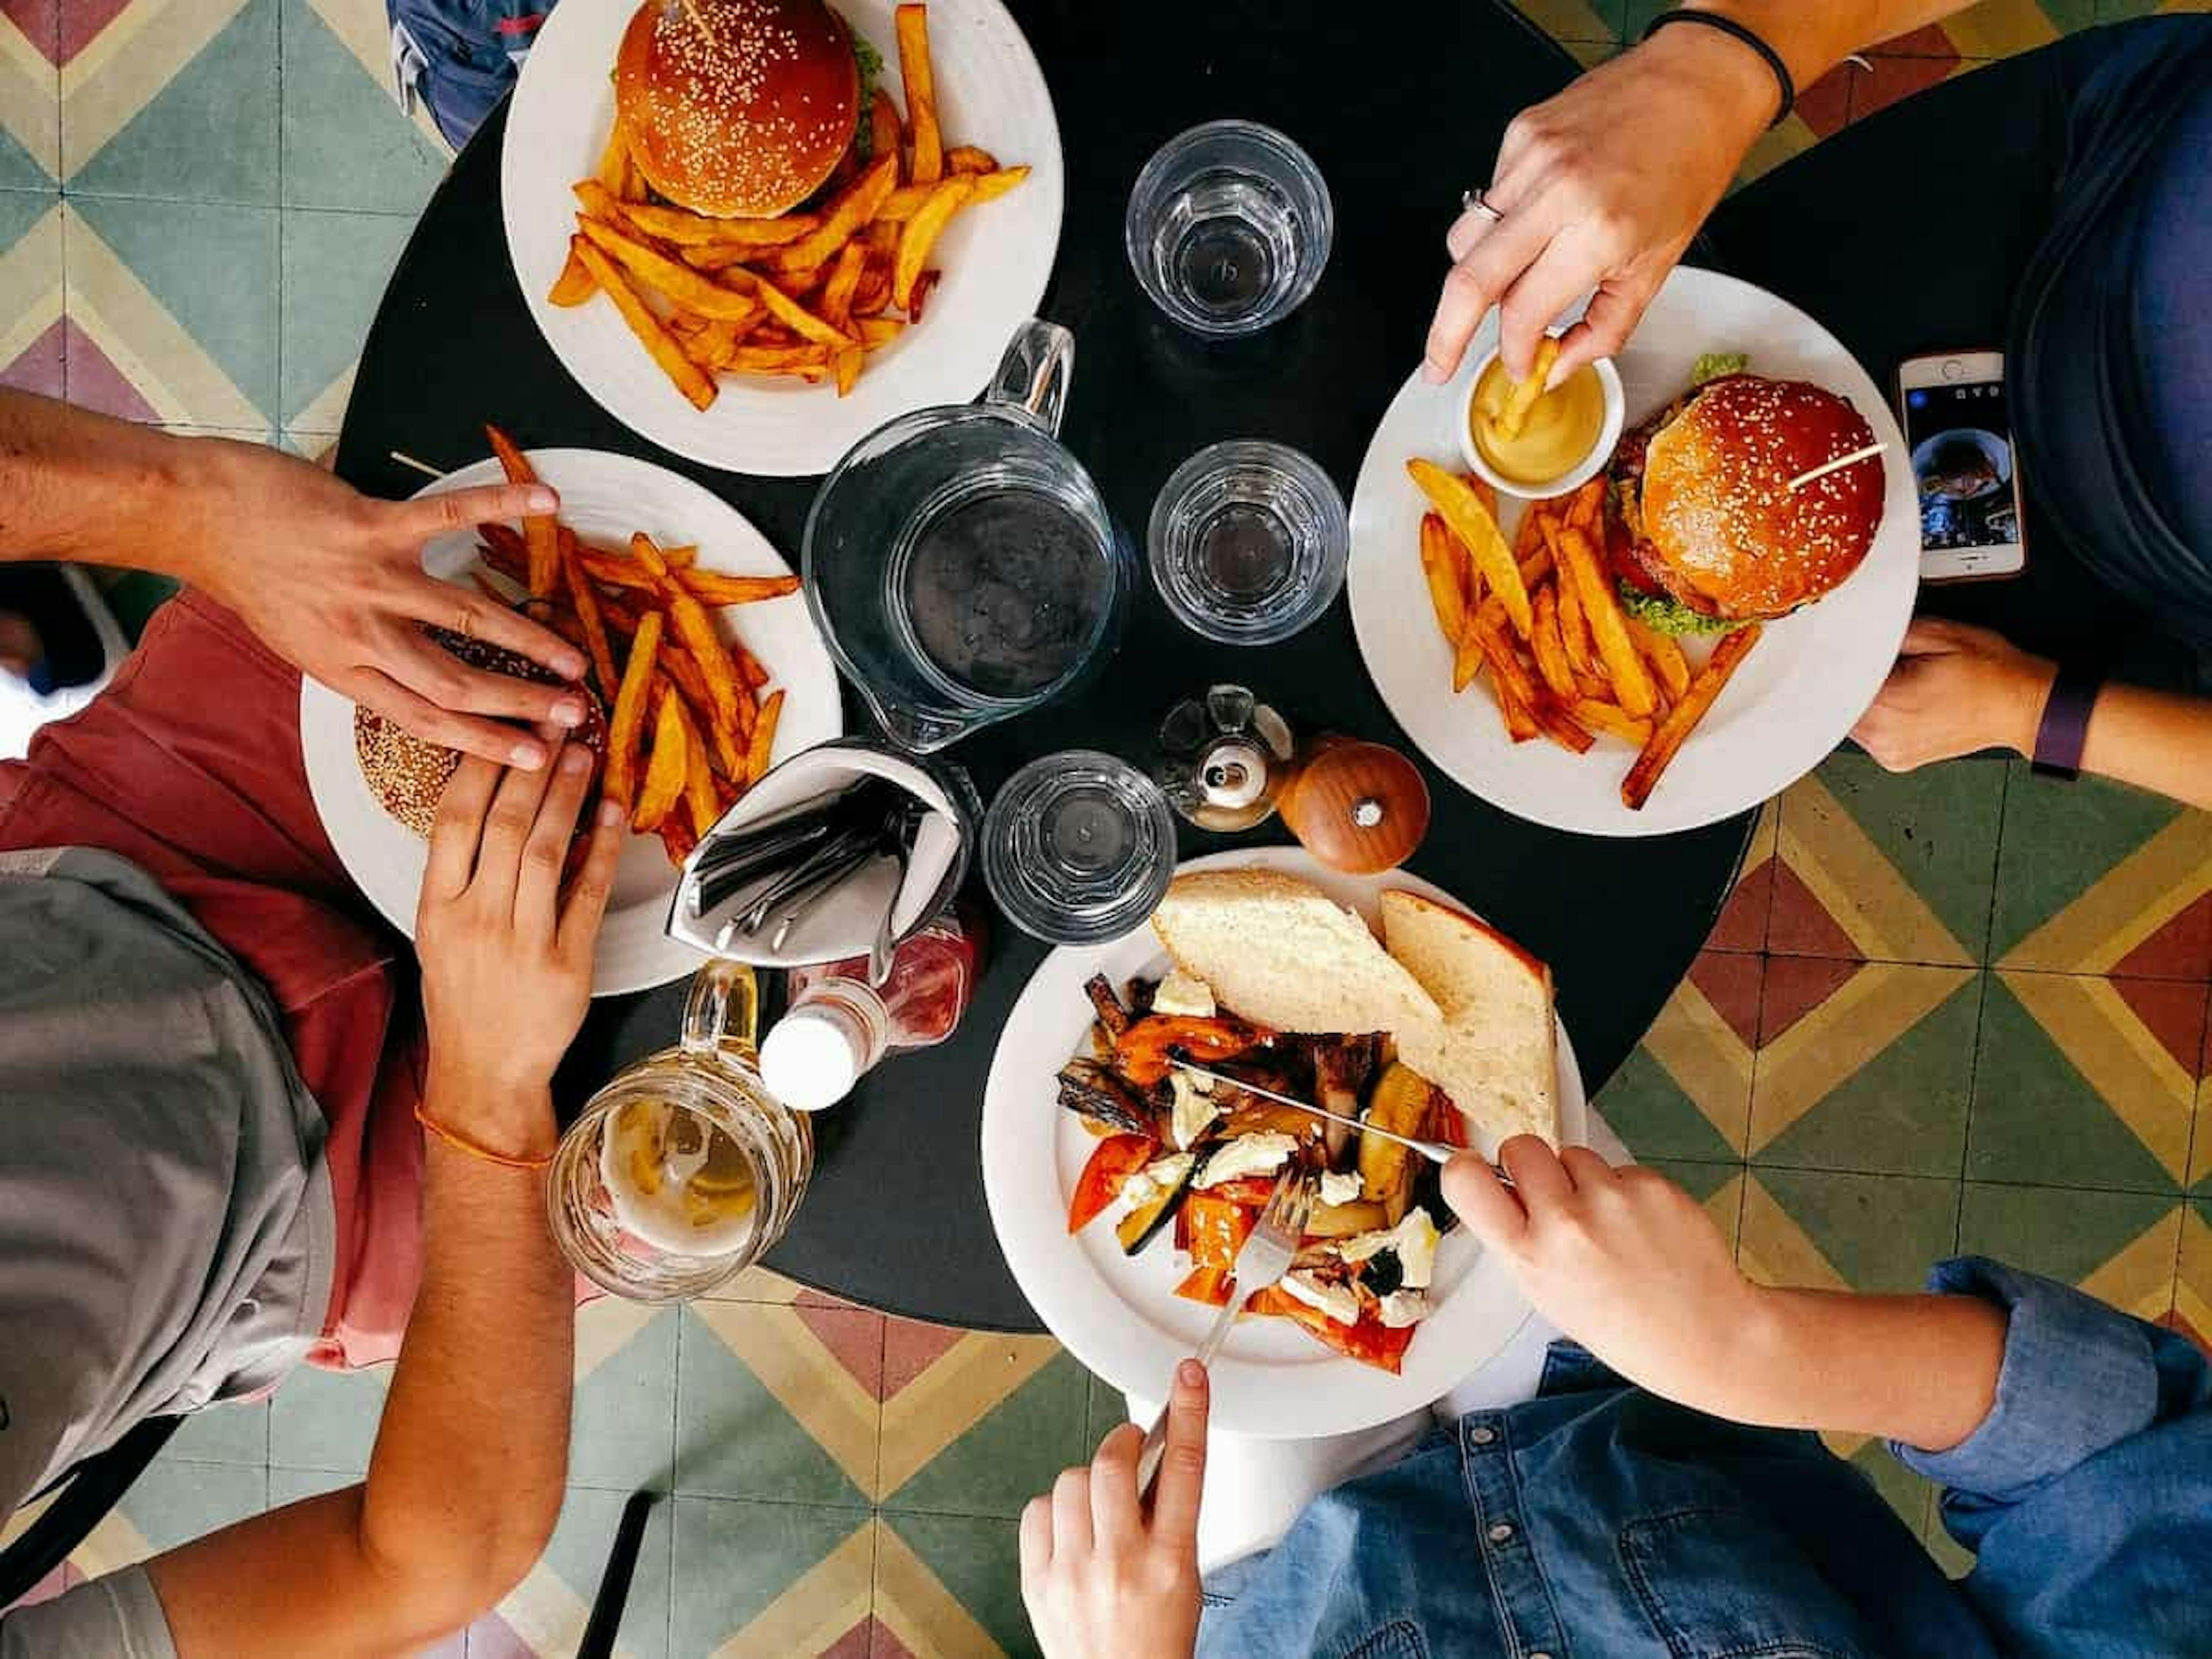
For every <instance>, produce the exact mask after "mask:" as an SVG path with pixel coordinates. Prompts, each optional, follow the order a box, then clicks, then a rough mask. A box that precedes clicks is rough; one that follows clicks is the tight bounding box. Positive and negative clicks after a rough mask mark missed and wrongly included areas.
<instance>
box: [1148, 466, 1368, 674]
mask: <svg viewBox="0 0 2212 1659" xmlns="http://www.w3.org/2000/svg"><path fill="white" fill-rule="evenodd" d="M1146 542H1147V544H1149V547H1150V550H1151V559H1152V582H1153V585H1154V586H1157V587H1158V589H1159V591H1160V598H1161V599H1164V600H1165V601H1166V602H1167V606H1168V609H1169V610H1170V611H1174V612H1175V614H1176V616H1177V617H1180V618H1181V619H1182V621H1183V623H1186V624H1187V625H1188V626H1189V627H1191V628H1193V629H1196V630H1197V631H1198V632H1199V633H1200V634H1203V635H1206V638H1207V639H1209V640H1219V641H1222V642H1223V643H1224V644H1227V645H1269V644H1272V643H1273V642H1274V641H1277V640H1286V639H1288V638H1290V636H1291V635H1293V634H1295V633H1297V631H1298V630H1299V629H1302V628H1304V626H1305V625H1306V624H1307V623H1310V622H1311V621H1313V619H1314V618H1315V617H1318V616H1320V615H1321V613H1322V611H1326V610H1328V607H1329V606H1330V605H1332V604H1334V602H1335V599H1336V596H1337V594H1338V593H1339V592H1341V591H1342V589H1343V587H1344V570H1345V565H1346V561H1347V560H1348V559H1349V558H1350V556H1351V552H1352V526H1351V522H1350V520H1348V519H1347V518H1346V514H1345V510H1344V497H1343V496H1342V495H1339V494H1338V493H1337V489H1336V485H1335V483H1334V482H1333V481H1332V480H1331V479H1330V477H1329V476H1328V473H1326V472H1324V471H1322V470H1321V468H1320V467H1318V466H1317V465H1315V464H1314V462H1313V461H1312V460H1311V459H1309V458H1308V457H1306V456H1304V455H1302V454H1300V453H1298V452H1297V450H1295V449H1291V448H1289V447H1286V446H1285V445H1282V444H1276V443H1265V442H1261V441H1257V440H1254V439H1235V440H1232V441H1230V442H1227V443H1218V444H1213V445H1212V446H1210V447H1207V448H1205V449H1201V450H1200V451H1199V452H1198V453H1197V454H1195V455H1194V456H1192V457H1191V458H1190V459H1188V460H1187V461H1185V462H1184V463H1183V464H1182V465H1181V466H1179V467H1177V468H1176V470H1175V473H1174V475H1173V476H1172V477H1170V478H1169V479H1168V481H1167V483H1166V484H1165V485H1164V486H1163V487H1162V489H1161V490H1160V493H1159V496H1158V499H1157V500H1155V501H1153V503H1152V524H1151V526H1150V528H1149V530H1148V531H1147V532H1146Z"/></svg>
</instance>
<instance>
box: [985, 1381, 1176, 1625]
mask: <svg viewBox="0 0 2212 1659" xmlns="http://www.w3.org/2000/svg"><path fill="white" fill-rule="evenodd" d="M1206 1395H1207V1383H1206V1369H1205V1367H1204V1366H1202V1365H1200V1364H1199V1363H1198V1362H1197V1361H1196V1360H1195V1359H1186V1360H1184V1361H1183V1362H1182V1364H1181V1365H1179V1366H1177V1367H1176V1379H1175V1388H1174V1390H1173V1392H1172V1393H1171V1394H1170V1396H1169V1399H1168V1437H1167V1450H1166V1453H1165V1455H1164V1456H1163V1457H1162V1459H1161V1461H1160V1474H1159V1483H1158V1485H1157V1486H1155V1487H1154V1488H1153V1489H1152V1513H1151V1515H1150V1516H1146V1513H1145V1510H1144V1507H1143V1505H1142V1504H1139V1502H1138V1500H1137V1453H1138V1449H1139V1447H1141V1446H1142V1445H1143V1443H1144V1439H1145V1435H1144V1431H1143V1430H1141V1429H1139V1428H1138V1427H1137V1426H1136V1425H1134V1424H1133V1423H1124V1424H1123V1425H1121V1427H1120V1428H1118V1429H1116V1430H1115V1431H1113V1433H1111V1434H1109V1435H1108V1436H1107V1437H1106V1438H1105V1439H1104V1440H1103V1442H1101V1443H1100V1444H1099V1447H1098V1455H1097V1458H1096V1459H1095V1460H1094V1461H1093V1462H1091V1466H1090V1468H1075V1469H1069V1470H1067V1471H1066V1473H1065V1474H1062V1475H1061V1476H1060V1480H1059V1481H1058V1483H1057V1484H1056V1485H1054V1487H1053V1489H1052V1492H1051V1495H1050V1496H1048V1497H1043V1498H1031V1499H1030V1505H1029V1507H1028V1508H1027V1509H1025V1510H1023V1511H1022V1533H1021V1553H1022V1601H1023V1604H1024V1606H1026V1607H1028V1608H1029V1610H1030V1626H1032V1627H1033V1628H1034V1629H1035V1631H1036V1638H1037V1642H1038V1644H1039V1645H1040V1646H1042V1648H1043V1649H1044V1651H1045V1654H1046V1659H1121V1656H1122V1655H1125V1654H1142V1655H1144V1656H1145V1659H1184V1656H1187V1655H1188V1654H1189V1653H1190V1651H1191V1650H1192V1649H1193V1647H1194V1645H1195V1644H1196V1643H1197V1641H1198V1609H1199V1580H1198V1504H1199V1496H1200V1492H1201V1490H1202V1489H1203V1488H1204V1486H1205V1484H1206Z"/></svg>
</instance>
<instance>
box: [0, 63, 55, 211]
mask: <svg viewBox="0 0 2212 1659" xmlns="http://www.w3.org/2000/svg"><path fill="white" fill-rule="evenodd" d="M60 119H61V94H60V91H59V89H58V88H57V89H56V91H55V94H54V111H53V113H52V115H50V116H47V117H45V118H44V125H46V131H47V136H48V142H49V143H51V142H52V135H53V133H54V132H55V131H58V124H59V122H60ZM53 182H54V180H53V179H52V176H51V175H50V174H49V173H47V172H46V168H44V167H40V165H39V164H38V163H37V162H36V161H33V160H32V159H31V153H30V151H28V150H27V149H24V148H23V147H22V145H21V144H19V143H16V142H15V136H14V135H13V134H12V133H10V132H9V131H8V130H7V129H6V128H4V127H0V190H42V189H45V188H46V186H48V185H52V183H53Z"/></svg>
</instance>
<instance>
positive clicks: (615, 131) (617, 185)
mask: <svg viewBox="0 0 2212 1659" xmlns="http://www.w3.org/2000/svg"><path fill="white" fill-rule="evenodd" d="M592 178H593V179H596V180H597V181H598V182H599V187H600V188H601V189H603V190H605V191H606V192H607V194H608V195H610V196H612V197H616V198H617V200H619V199H620V198H621V196H622V189H623V181H624V180H625V179H628V178H629V139H628V138H627V137H623V129H622V123H621V122H620V121H619V120H617V121H612V122H610V123H609V124H608V126H607V142H606V146H605V149H601V150H600V151H599V166H598V167H594V168H593V169H592Z"/></svg>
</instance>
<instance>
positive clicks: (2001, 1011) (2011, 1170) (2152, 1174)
mask: <svg viewBox="0 0 2212 1659" xmlns="http://www.w3.org/2000/svg"><path fill="white" fill-rule="evenodd" d="M2112 1041H2115V1042H2118V1041H2119V1038H2118V1036H2114V1037H2113V1038H2112ZM2122 1104H2123V1105H2128V1104H2130V1103H2122ZM2136 1109H2145V1108H2141V1107H2137V1108H2136ZM1966 1174H1967V1176H1969V1177H1970V1178H1972V1179H1973V1180H1977V1181H2018V1182H2045V1183H2047V1184H2050V1185H2052V1186H2064V1187H2118V1188H2138V1189H2141V1190H2144V1191H2150V1192H2170V1191H2172V1190H2173V1188H2174V1187H2175V1186H2176V1182H2175V1181H2174V1179H2173V1177H2172V1175H2170V1174H2169V1173H2168V1172H2167V1171H2166V1170H2165V1169H2164V1168H2163V1167H2162V1166H2161V1165H2160V1164H2159V1162H2158V1160H2157V1158H2154V1157H2153V1156H2152V1154H2151V1152H2149V1150H2148V1148H2147V1147H2146V1146H2144V1144H2143V1142H2142V1139H2140V1138H2139V1137H2138V1136H2137V1135H2136V1133H2135V1131H2134V1130H2132V1129H2131V1128H2130V1127H2128V1125H2127V1123H2126V1122H2125V1121H2124V1120H2123V1118H2122V1117H2121V1116H2120V1115H2118V1113H2116V1112H2115V1110H2114V1109H2113V1106H2112V1104H2109V1103H2106V1101H2105V1100H2104V1099H2103V1098H2102V1097H2100V1095H2099V1094H2098V1091H2097V1090H2096V1088H2095V1086H2094V1085H2093V1084H2092V1083H2091V1082H2090V1081H2089V1079H2087V1078H2085V1077H2084V1076H2082V1074H2081V1072H2080V1071H2079V1070H2077V1069H2076V1068H2075V1064H2074V1062H2073V1061H2072V1060H2069V1058H2068V1057H2067V1055H2066V1054H2065V1053H2064V1052H2063V1050H2062V1049H2061V1048H2060V1047H2059V1046H2058V1044H2057V1042H2055V1041H2054V1040H2053V1039H2052V1037H2051V1034H2050V1033H2049V1032H2047V1031H2045V1030H2044V1028H2043V1027H2042V1026H2041V1025H2040V1024H2038V1023H2037V1022H2036V1019H2035V1018H2034V1016H2033V1014H2031V1013H2030V1012H2028V1010H2027V1007H2025V1006H2023V1005H2022V1004H2021V1000H2020V999H2019V998H2018V997H2017V996H2015V994H2014V993H2013V991H2012V990H2011V988H2010V987H2008V985H2007V984H2006V983H2005V981H2004V980H2003V979H2002V977H2000V976H1998V975H1990V983H1989V997H1988V1000H1987V1005H1986V1007H1985V1010H1984V1014H1983V1018H1982V1031H1981V1042H1980V1046H1979V1052H1978V1054H1977V1057H1976V1060H1975V1070H1974V1104H1973V1124H1972V1131H1971V1133H1970V1136H1969V1140H1968V1146H1967V1149H1966Z"/></svg>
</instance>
